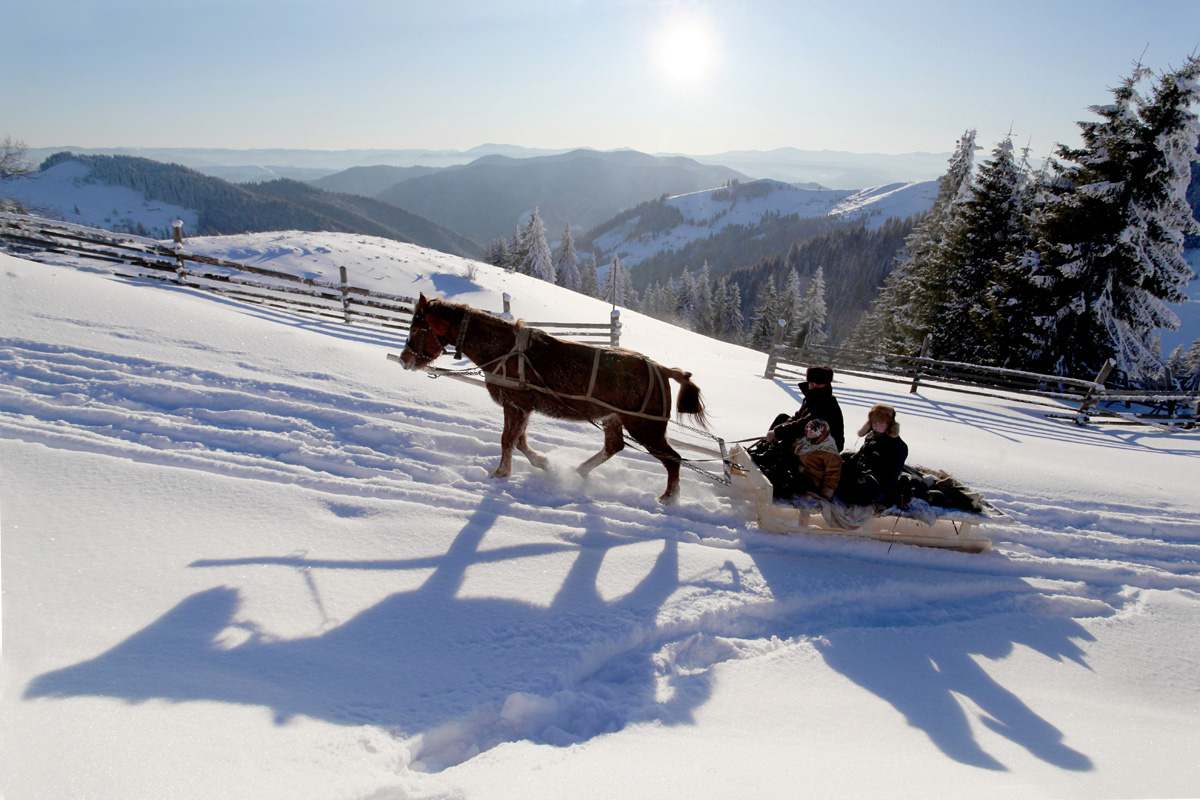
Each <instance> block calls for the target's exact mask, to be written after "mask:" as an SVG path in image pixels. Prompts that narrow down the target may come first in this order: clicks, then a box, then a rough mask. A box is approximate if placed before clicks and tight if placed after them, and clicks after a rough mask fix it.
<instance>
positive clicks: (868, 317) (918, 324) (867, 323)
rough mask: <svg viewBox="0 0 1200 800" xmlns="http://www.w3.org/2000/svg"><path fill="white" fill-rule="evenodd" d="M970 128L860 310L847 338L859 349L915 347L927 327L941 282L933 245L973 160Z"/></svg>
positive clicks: (964, 188) (941, 236)
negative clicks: (868, 305)
mask: <svg viewBox="0 0 1200 800" xmlns="http://www.w3.org/2000/svg"><path fill="white" fill-rule="evenodd" d="M976 149H977V148H976V146H975V131H974V130H973V129H972V130H967V131H966V132H965V133H963V135H962V137H961V138H960V139H959V140H958V145H957V147H955V149H954V154H953V155H951V156H950V161H949V163H948V166H947V169H946V174H945V175H943V176H942V177H941V180H940V184H939V186H938V194H937V197H935V198H934V201H933V205H932V206H931V207H930V209H929V211H928V212H926V213H925V216H924V217H923V218H922V219H921V222H920V224H919V225H917V227H916V229H915V230H914V231H913V232H912V233H911V234H909V236H908V238H907V239H905V240H904V249H903V250H902V251H901V253H900V255H898V256H897V257H896V265H895V266H894V267H893V268H892V271H891V272H890V273H888V276H887V278H886V279H885V280H884V284H883V288H882V289H881V290H880V292H879V296H878V297H877V298H876V299H875V302H874V303H872V305H871V308H870V310H869V311H868V312H867V313H865V314H863V316H862V318H861V319H860V320H859V326H862V327H863V329H862V330H861V331H860V330H857V329H856V330H855V333H854V334H853V336H852V337H851V340H852V341H853V342H855V343H856V345H857V346H859V347H862V348H863V349H869V350H877V351H883V352H897V353H913V354H916V353H918V352H920V350H921V345H922V343H923V342H924V340H925V334H926V333H928V332H929V329H930V324H931V316H932V314H931V312H932V309H933V308H935V307H936V306H937V305H938V304H939V303H940V301H941V297H942V294H941V292H942V288H943V287H944V285H945V283H944V274H942V267H943V264H942V263H941V261H940V260H939V250H940V248H941V246H942V243H943V241H944V240H945V236H946V232H947V229H948V227H949V225H950V223H951V221H952V220H953V218H954V216H955V214H957V213H958V204H959V203H960V201H962V200H964V199H965V198H966V196H967V192H968V190H969V188H970V185H971V174H972V169H973V167H974V159H975V150H976Z"/></svg>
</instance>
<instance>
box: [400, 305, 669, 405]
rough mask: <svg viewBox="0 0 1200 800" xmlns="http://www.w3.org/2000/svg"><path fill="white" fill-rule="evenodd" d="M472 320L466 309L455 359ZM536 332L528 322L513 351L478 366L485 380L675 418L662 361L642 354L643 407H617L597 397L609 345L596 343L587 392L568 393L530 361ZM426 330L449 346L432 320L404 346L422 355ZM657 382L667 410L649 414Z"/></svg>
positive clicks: (563, 397)
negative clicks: (511, 365)
mask: <svg viewBox="0 0 1200 800" xmlns="http://www.w3.org/2000/svg"><path fill="white" fill-rule="evenodd" d="M470 320H471V312H470V311H466V312H464V313H463V318H462V322H461V323H460V324H459V327H458V339H457V341H456V342H455V347H454V358H455V359H458V358H461V357H462V347H463V342H464V341H465V340H466V337H467V325H468V324H469V323H470ZM418 321H424V314H422V315H421V318H420V319H418V318H417V317H414V318H413V322H414V323H415V322H418ZM410 330H411V328H410ZM533 331H534V329H533V328H531V327H529V326H527V325H523V326H521V327H520V328H518V329H517V331H516V341H515V342H514V343H513V348H512V349H511V350H509V351H508V352H507V353H505V354H504V355H502V356H500V357H499V358H494V359H492V360H491V361H488V362H487V363H484V364H477V365H476V366H477V368H478V369H479V370H480V372H482V373H483V380H484V383H486V384H488V385H491V386H499V387H501V388H504V389H516V390H518V391H525V390H532V391H535V392H541V393H542V394H547V395H550V396H551V397H553V398H555V399H557V400H559V401H561V402H564V403H567V404H568V405H569V403H568V402H567V401H576V402H585V403H592V404H593V405H597V406H600V407H601V408H605V409H608V410H609V411H612V412H614V413H617V414H628V415H630V416H635V417H641V418H643V419H650V420H658V421H664V422H666V421H669V420H670V419H671V394H670V389H669V387H668V386H667V378H666V376H665V375H663V371H662V368H661V367H660V366H659V365H658V364H656V363H654V361H653V360H651V359H650V358H647V357H646V356H640V357H641V359H642V360H643V361H644V362H645V363H646V367H647V369H648V370H649V373H650V383H649V385H648V386H647V388H646V396H645V397H644V398H643V399H642V407H641V408H640V409H639V410H637V411H631V410H629V409H624V408H617V407H616V406H614V405H611V404H609V403H606V402H604V401H603V400H599V399H597V398H596V397H594V396H593V395H594V392H595V389H596V378H597V376H598V375H599V373H600V358H601V356H602V355H603V354H604V353H605V352H611V351H610V350H609V349H608V348H604V347H595V346H593V347H592V349H593V350H594V351H595V356H594V357H593V359H592V374H591V378H590V379H589V380H588V389H587V394H584V395H578V394H564V393H562V392H558V391H555V390H554V389H552V388H550V386H549V385H548V384H547V383H546V379H545V378H543V377H542V376H541V374H540V373H538V371H537V368H536V367H535V366H534V365H533V363H532V362H531V361H530V360H529V355H528V354H527V351H528V349H529V340H530V338H531V337H532V335H533ZM426 332H428V333H429V335H430V336H432V337H433V340H434V342H436V343H437V344H438V345H439V346H440V348H441V349H442V350H445V349H446V343H445V342H444V341H443V340H442V338H441V337H440V336H438V334H437V333H436V332H435V331H434V330H433V329H432V328H431V327H430V326H429V325H428V323H426V324H425V326H424V327H422V328H421V330H420V331H418V334H419V335H420V336H421V337H422V338H419V339H417V340H416V342H414V341H413V338H414V337H413V336H412V334H411V333H410V334H409V338H408V340H407V341H405V343H404V349H405V350H409V351H411V352H413V353H414V354H415V355H418V356H419V355H424V354H423V353H422V350H421V349H422V348H423V347H424V344H425V341H424V338H423V337H424V334H425V333H426ZM631 355H633V354H631ZM514 356H515V357H516V359H517V365H516V376H515V377H512V376H510V375H509V374H508V361H509V359H510V358H513V357H514ZM493 365H494V366H493ZM426 369H427V370H430V371H431V372H432V371H433V370H432V368H430V367H426ZM447 372H448V371H447V370H437V371H436V372H435V373H434V374H435V375H436V374H437V373H441V374H446V373H447ZM527 372H529V373H532V374H533V376H534V377H535V378H536V379H537V381H538V383H530V381H529V377H528V375H527ZM656 384H657V386H658V389H659V391H660V392H661V393H662V397H663V413H662V414H649V413H647V412H646V409H647V408H648V407H649V405H650V399H651V398H652V397H653V396H654V387H655V385H656Z"/></svg>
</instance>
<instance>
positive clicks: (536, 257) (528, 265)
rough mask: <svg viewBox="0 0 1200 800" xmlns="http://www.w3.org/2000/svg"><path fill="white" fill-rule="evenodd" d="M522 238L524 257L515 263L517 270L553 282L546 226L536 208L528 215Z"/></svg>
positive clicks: (551, 260) (552, 268) (552, 267)
mask: <svg viewBox="0 0 1200 800" xmlns="http://www.w3.org/2000/svg"><path fill="white" fill-rule="evenodd" d="M522 240H523V242H524V244H525V246H526V248H527V249H526V252H525V257H524V259H522V260H521V262H520V263H519V264H518V265H517V272H521V273H523V274H525V275H531V276H532V277H534V278H537V279H539V280H543V281H547V282H548V283H554V261H553V259H552V258H551V256H550V245H549V243H548V242H547V241H546V226H545V225H544V224H543V223H542V218H541V217H540V216H539V215H538V209H536V208H535V209H533V213H531V214H530V215H529V225H528V226H526V228H525V231H524V232H523V236H522Z"/></svg>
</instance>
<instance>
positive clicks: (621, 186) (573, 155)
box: [376, 150, 744, 242]
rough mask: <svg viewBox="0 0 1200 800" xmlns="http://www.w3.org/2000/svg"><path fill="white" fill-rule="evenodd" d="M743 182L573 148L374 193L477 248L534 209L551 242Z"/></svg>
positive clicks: (491, 161) (476, 165)
mask: <svg viewBox="0 0 1200 800" xmlns="http://www.w3.org/2000/svg"><path fill="white" fill-rule="evenodd" d="M742 177H744V176H743V175H742V174H741V173H739V172H735V171H734V170H731V169H727V168H725V167H720V166H706V165H704V164H700V163H698V162H696V161H693V160H691V159H689V158H683V157H679V156H673V157H659V156H650V155H646V154H645V153H638V152H635V151H632V150H622V151H617V152H612V153H601V152H597V151H595V150H575V151H573V152H570V153H566V154H563V155H557V156H540V157H535V158H511V157H508V156H485V157H483V158H479V159H476V160H475V161H472V162H471V163H470V164H467V165H464V166H461V167H452V168H448V169H444V170H439V171H438V172H435V173H432V174H430V175H423V176H420V177H416V178H410V179H408V180H406V181H403V182H401V183H399V184H397V185H395V186H393V187H392V188H390V189H388V190H387V191H384V192H381V193H380V194H378V195H376V196H377V197H378V199H380V200H383V201H385V202H388V203H392V204H394V205H397V206H400V207H401V208H406V209H408V210H409V211H412V212H414V213H417V214H421V215H422V216H426V217H429V218H430V219H432V220H436V221H437V222H440V223H441V224H443V225H446V226H448V227H451V228H453V229H454V230H456V231H460V232H461V233H463V234H465V235H467V236H470V237H471V238H473V239H476V240H478V241H482V242H488V241H490V240H492V239H494V238H496V237H498V236H511V235H512V232H513V229H514V227H515V226H516V225H518V224H523V223H524V222H526V221H527V219H528V215H529V213H530V212H531V211H533V209H534V207H538V208H540V213H541V218H542V221H543V222H544V223H545V224H546V230H547V232H548V234H549V235H550V236H551V237H553V238H554V239H555V240H556V241H557V237H558V234H559V232H561V230H562V229H563V227H564V226H565V225H566V223H567V222H570V223H571V224H572V226H573V227H574V229H575V230H577V231H581V230H586V229H588V228H590V227H591V226H593V225H596V224H597V223H600V222H603V221H604V220H606V219H609V218H611V217H612V215H613V214H615V213H617V212H618V211H620V210H621V209H624V208H628V207H630V206H633V205H635V204H637V203H640V202H642V201H644V200H646V199H648V198H651V197H659V196H661V195H664V194H667V195H674V194H681V193H684V192H694V191H697V190H699V189H706V188H712V187H713V186H719V185H720V184H722V183H725V182H727V181H729V180H734V179H738V178H742Z"/></svg>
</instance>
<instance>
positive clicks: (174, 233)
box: [171, 219, 184, 283]
mask: <svg viewBox="0 0 1200 800" xmlns="http://www.w3.org/2000/svg"><path fill="white" fill-rule="evenodd" d="M171 238H172V239H173V240H174V241H175V282H176V283H183V280H184V274H183V220H181V219H177V220H175V221H174V222H172V223H171Z"/></svg>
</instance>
